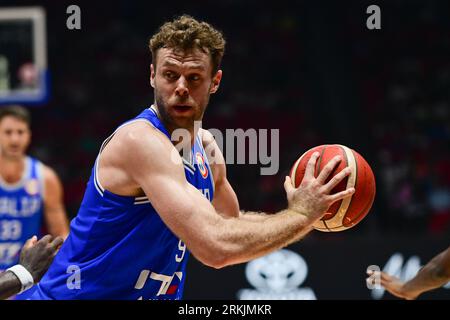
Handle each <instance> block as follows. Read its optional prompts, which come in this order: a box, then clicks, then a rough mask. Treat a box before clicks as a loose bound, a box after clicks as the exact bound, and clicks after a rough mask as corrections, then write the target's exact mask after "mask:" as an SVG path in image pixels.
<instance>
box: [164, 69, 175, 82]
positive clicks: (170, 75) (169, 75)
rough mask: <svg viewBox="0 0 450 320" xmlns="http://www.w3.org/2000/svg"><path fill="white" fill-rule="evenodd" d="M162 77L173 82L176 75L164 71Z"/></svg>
mask: <svg viewBox="0 0 450 320" xmlns="http://www.w3.org/2000/svg"><path fill="white" fill-rule="evenodd" d="M164 77H166V78H167V79H169V80H175V79H176V78H177V75H176V74H175V73H174V72H172V71H166V72H164Z"/></svg>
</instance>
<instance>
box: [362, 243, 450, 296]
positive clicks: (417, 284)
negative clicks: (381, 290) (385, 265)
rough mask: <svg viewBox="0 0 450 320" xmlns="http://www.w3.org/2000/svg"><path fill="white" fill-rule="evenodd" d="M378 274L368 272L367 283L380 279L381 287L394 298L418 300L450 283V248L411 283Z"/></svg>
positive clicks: (410, 281) (436, 257)
mask: <svg viewBox="0 0 450 320" xmlns="http://www.w3.org/2000/svg"><path fill="white" fill-rule="evenodd" d="M377 273H378V272H375V273H374V272H373V271H370V272H368V274H369V275H370V277H369V278H367V281H373V280H374V279H375V277H379V279H380V280H381V281H380V283H381V285H382V286H383V287H385V288H386V290H387V291H389V292H390V293H391V294H393V295H394V296H396V297H399V298H403V299H407V300H414V299H417V297H418V296H419V295H420V294H422V293H424V292H426V291H430V290H433V289H436V288H439V287H441V286H443V285H445V284H446V283H447V282H449V281H450V247H448V248H447V250H445V251H443V252H441V253H440V254H438V255H437V256H435V257H434V258H433V259H431V260H430V261H429V262H428V263H427V264H426V265H425V266H424V267H423V268H422V269H420V270H419V272H418V273H417V274H416V275H415V276H414V278H412V279H411V280H409V281H406V282H403V281H401V280H400V279H399V278H397V277H394V276H391V275H389V274H387V273H385V272H379V274H377Z"/></svg>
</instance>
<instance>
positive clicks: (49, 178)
mask: <svg viewBox="0 0 450 320" xmlns="http://www.w3.org/2000/svg"><path fill="white" fill-rule="evenodd" d="M41 166H42V176H43V178H44V181H45V183H46V184H59V176H58V174H57V173H56V171H55V169H53V168H52V167H50V166H48V165H46V164H44V163H42V162H41Z"/></svg>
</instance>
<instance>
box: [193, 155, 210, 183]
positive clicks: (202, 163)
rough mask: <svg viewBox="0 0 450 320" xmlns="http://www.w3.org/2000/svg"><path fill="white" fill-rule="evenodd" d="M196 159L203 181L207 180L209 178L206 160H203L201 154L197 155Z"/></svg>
mask: <svg viewBox="0 0 450 320" xmlns="http://www.w3.org/2000/svg"><path fill="white" fill-rule="evenodd" d="M195 159H196V160H197V165H198V169H199V170H200V173H201V174H202V177H203V179H206V178H207V177H208V168H207V167H206V165H205V159H203V156H202V154H201V153H200V152H197V153H196V154H195Z"/></svg>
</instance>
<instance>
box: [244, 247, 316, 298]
mask: <svg viewBox="0 0 450 320" xmlns="http://www.w3.org/2000/svg"><path fill="white" fill-rule="evenodd" d="M245 275H246V277H247V280H248V282H249V283H250V284H251V285H253V287H255V289H241V290H239V292H238V294H237V297H238V299H239V300H316V295H315V294H314V291H313V290H312V289H311V288H299V286H300V285H301V284H302V283H303V282H304V281H305V279H306V276H307V275H308V265H307V264H306V262H305V260H304V259H303V258H302V257H301V256H300V255H299V254H297V253H296V252H293V251H290V250H286V249H282V250H279V251H276V252H274V253H271V254H269V255H267V256H264V257H261V258H258V259H256V260H253V261H251V262H249V263H248V264H247V266H246V269H245Z"/></svg>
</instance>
